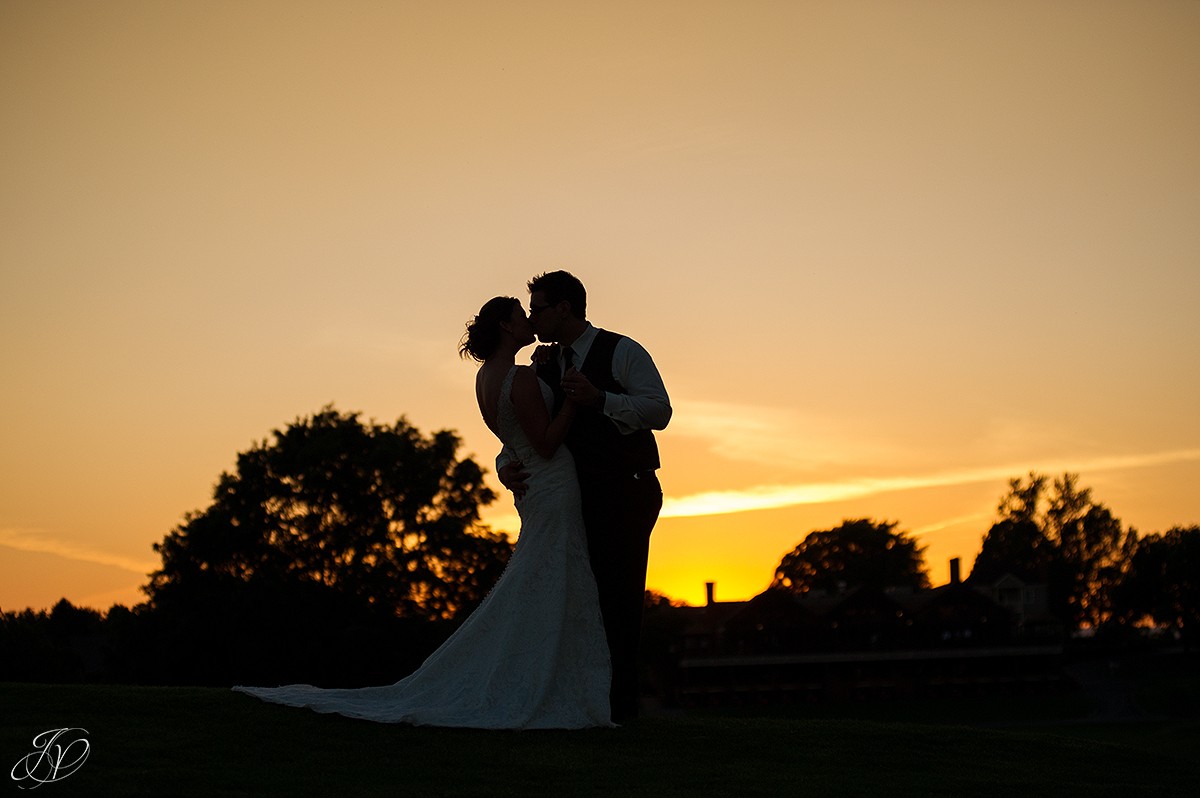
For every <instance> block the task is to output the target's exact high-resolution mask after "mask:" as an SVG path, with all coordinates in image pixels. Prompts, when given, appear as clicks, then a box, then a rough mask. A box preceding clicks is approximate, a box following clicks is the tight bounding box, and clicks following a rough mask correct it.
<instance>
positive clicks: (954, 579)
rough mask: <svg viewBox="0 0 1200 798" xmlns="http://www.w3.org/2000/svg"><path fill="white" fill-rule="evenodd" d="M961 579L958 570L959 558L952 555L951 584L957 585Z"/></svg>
mask: <svg viewBox="0 0 1200 798" xmlns="http://www.w3.org/2000/svg"><path fill="white" fill-rule="evenodd" d="M961 581H962V578H961V577H960V576H959V572H958V558H957V557H952V558H951V559H950V584H952V585H957V584H958V583H959V582H961Z"/></svg>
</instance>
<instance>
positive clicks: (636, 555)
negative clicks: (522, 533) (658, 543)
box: [579, 472, 663, 723]
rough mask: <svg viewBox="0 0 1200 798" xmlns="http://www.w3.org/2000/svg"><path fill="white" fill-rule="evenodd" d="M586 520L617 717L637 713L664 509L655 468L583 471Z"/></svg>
mask: <svg viewBox="0 0 1200 798" xmlns="http://www.w3.org/2000/svg"><path fill="white" fill-rule="evenodd" d="M579 487H580V492H581V494H582V498H583V522H584V526H585V527H586V529H587V539H588V555H589V557H590V558H591V562H592V573H593V574H594V575H595V577H596V589H597V591H598V592H599V594H600V613H601V614H602V615H603V616H604V633H605V635H607V637H608V650H609V653H610V655H611V657H612V690H611V692H610V694H609V698H610V702H611V706H612V716H613V721H614V722H616V723H620V722H622V721H625V720H629V719H631V718H635V717H637V713H638V664H639V662H638V645H639V643H640V641H641V632H642V607H643V605H644V603H645V593H646V561H647V560H648V559H649V556H650V532H651V531H652V530H653V529H654V523H655V522H656V521H657V520H658V513H659V511H660V510H661V509H662V502H663V494H662V486H661V485H660V484H659V482H658V477H656V476H655V475H654V472H645V473H643V474H641V475H640V477H638V478H634V476H633V475H632V474H630V475H627V476H626V475H621V476H615V477H614V476H610V475H606V476H602V477H594V476H591V475H583V474H581V475H580V486H579Z"/></svg>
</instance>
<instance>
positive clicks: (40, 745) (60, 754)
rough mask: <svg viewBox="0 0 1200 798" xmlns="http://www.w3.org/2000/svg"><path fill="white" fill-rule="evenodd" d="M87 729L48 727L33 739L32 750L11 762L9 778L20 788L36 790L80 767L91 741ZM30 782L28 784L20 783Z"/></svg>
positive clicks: (61, 778) (90, 747) (59, 779)
mask: <svg viewBox="0 0 1200 798" xmlns="http://www.w3.org/2000/svg"><path fill="white" fill-rule="evenodd" d="M85 735H87V729H51V730H50V731H44V732H42V733H41V734H39V735H38V736H37V737H34V738H33V747H34V748H35V749H37V750H35V751H34V752H33V753H31V754H27V755H26V756H25V757H24V758H23V759H22V760H21V761H20V762H18V763H17V764H15V765H13V769H12V778H13V781H15V782H17V786H18V787H20V788H21V789H23V790H25V789H29V790H32V789H36V788H37V787H40V786H42V785H43V784H49V783H51V782H54V781H62V780H63V779H65V778H66V777H67V776H70V775H71V774H72V773H74V772H75V771H77V770H79V769H80V768H81V767H83V763H84V762H86V761H87V758H88V754H90V753H91V752H92V744H91V743H90V742H88V740H87V737H86V736H85ZM24 781H31V782H33V783H32V784H30V785H28V786H27V785H25V784H22V783H21V782H24Z"/></svg>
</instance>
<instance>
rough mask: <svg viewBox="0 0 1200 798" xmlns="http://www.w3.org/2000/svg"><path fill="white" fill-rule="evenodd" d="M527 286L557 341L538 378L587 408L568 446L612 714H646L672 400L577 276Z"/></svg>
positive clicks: (533, 316) (513, 479) (553, 275)
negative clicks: (649, 597) (596, 323)
mask: <svg viewBox="0 0 1200 798" xmlns="http://www.w3.org/2000/svg"><path fill="white" fill-rule="evenodd" d="M528 287H529V321H530V324H531V325H532V326H533V330H534V332H535V333H537V337H538V338H539V339H540V340H541V341H543V342H544V343H556V344H557V346H556V347H539V350H538V351H539V354H540V355H542V357H539V358H538V359H539V360H540V361H541V362H539V363H538V364H537V372H538V376H539V377H540V378H541V379H542V381H543V382H545V383H546V384H547V385H550V386H551V387H552V388H553V389H554V392H555V411H556V412H557V410H558V408H559V407H560V406H561V405H562V403H563V401H564V398H565V396H566V395H570V396H571V398H572V399H573V400H574V401H576V402H577V403H578V404H579V405H580V411H579V413H578V415H577V416H576V418H575V422H574V423H573V424H572V426H571V430H570V432H568V433H567V439H566V444H567V448H568V449H569V450H570V451H571V454H572V455H573V456H574V458H575V469H576V471H577V472H578V474H579V488H580V493H581V495H582V498H583V522H584V526H585V527H586V530H587V539H588V554H589V556H590V558H591V564H592V573H593V574H594V575H595V577H596V588H597V591H598V592H599V594H600V612H601V614H602V615H603V617H604V631H605V634H606V635H607V637H608V648H609V652H610V654H611V656H612V677H613V680H612V690H611V692H610V701H611V705H612V719H613V722H615V723H622V722H626V721H629V720H632V719H634V718H636V717H637V713H638V641H639V638H640V636H641V626H642V605H643V602H644V599H645V590H646V561H647V559H648V558H649V554H650V532H651V530H653V529H654V522H655V521H657V520H658V513H659V510H661V509H662V500H663V497H662V487H661V486H660V485H659V482H658V477H657V476H656V475H655V473H654V472H655V470H656V469H657V468H658V467H659V461H658V446H657V444H656V443H655V442H654V434H653V433H652V432H651V430H655V429H663V428H665V427H666V426H667V422H668V421H670V419H671V403H670V400H669V399H668V398H667V390H666V388H665V387H664V386H663V381H662V377H661V376H660V375H659V373H658V369H657V368H656V367H655V365H654V361H653V360H651V359H650V354H649V353H648V352H646V350H645V349H643V348H642V347H641V346H640V345H639V344H638V343H637V342H636V341H634V340H633V339H631V338H626V337H625V336H623V335H618V334H617V333H613V332H609V331H607V330H601V329H598V328H596V327H593V326H592V325H591V324H590V323H589V322H588V321H587V320H586V319H587V316H586V313H587V292H586V291H585V290H584V287H583V283H581V282H580V281H579V279H578V278H577V277H575V276H574V275H572V274H569V273H567V272H565V271H556V272H548V273H546V274H542V275H539V276H538V277H534V278H533V279H532V280H530V281H529V286H528ZM547 350H549V351H547ZM535 357H536V356H535ZM497 472H498V476H499V478H500V481H501V482H502V483H504V485H505V487H507V488H508V489H509V490H511V491H513V493H515V494H517V495H520V494H522V493H524V491H525V483H524V479H525V477H527V476H528V475H527V474H525V473H524V472H523V471H522V468H521V464H520V463H508V464H506V465H503V466H501V467H499V468H498V469H497Z"/></svg>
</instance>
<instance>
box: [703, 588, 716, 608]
mask: <svg viewBox="0 0 1200 798" xmlns="http://www.w3.org/2000/svg"><path fill="white" fill-rule="evenodd" d="M716 588H717V583H716V582H705V583H704V593H705V595H707V596H708V604H707V605H706V606H710V607H711V606H712V605H713V603H714V602H713V593H714V592H716Z"/></svg>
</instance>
